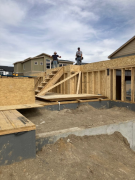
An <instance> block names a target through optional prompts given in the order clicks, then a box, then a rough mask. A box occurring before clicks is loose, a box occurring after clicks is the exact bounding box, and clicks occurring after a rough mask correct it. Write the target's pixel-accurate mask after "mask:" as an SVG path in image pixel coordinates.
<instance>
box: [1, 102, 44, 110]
mask: <svg viewBox="0 0 135 180" xmlns="http://www.w3.org/2000/svg"><path fill="white" fill-rule="evenodd" d="M38 107H43V105H41V104H36V103H34V104H20V105H10V106H0V111H5V110H12V109H29V108H38Z"/></svg>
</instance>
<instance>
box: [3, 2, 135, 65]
mask: <svg viewBox="0 0 135 180" xmlns="http://www.w3.org/2000/svg"><path fill="white" fill-rule="evenodd" d="M134 35H135V0H0V65H12V64H13V63H14V62H16V61H21V60H24V59H25V58H28V57H33V56H36V55H38V54H40V53H43V52H44V53H47V54H50V55H52V54H53V52H54V51H57V53H58V55H61V56H62V59H65V60H73V61H74V59H75V53H76V51H77V47H80V48H81V50H82V51H83V57H84V62H89V63H90V62H97V61H101V60H107V59H108V58H107V57H108V55H110V54H111V53H112V52H113V51H115V50H116V49H117V48H118V47H120V46H121V45H122V44H123V43H125V42H126V41H127V40H129V39H130V38H131V37H133V36H134Z"/></svg>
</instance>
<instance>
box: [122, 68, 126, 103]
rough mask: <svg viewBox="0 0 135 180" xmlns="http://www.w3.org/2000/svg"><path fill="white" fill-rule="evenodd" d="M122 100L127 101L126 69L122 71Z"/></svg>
mask: <svg viewBox="0 0 135 180" xmlns="http://www.w3.org/2000/svg"><path fill="white" fill-rule="evenodd" d="M121 100H122V101H125V69H124V68H122V69H121Z"/></svg>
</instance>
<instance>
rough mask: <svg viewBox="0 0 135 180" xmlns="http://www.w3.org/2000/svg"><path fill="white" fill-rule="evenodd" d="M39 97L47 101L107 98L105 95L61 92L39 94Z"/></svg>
mask: <svg viewBox="0 0 135 180" xmlns="http://www.w3.org/2000/svg"><path fill="white" fill-rule="evenodd" d="M38 98H39V99H44V100H46V101H61V100H77V99H97V98H105V96H101V95H95V94H60V95H47V96H38Z"/></svg>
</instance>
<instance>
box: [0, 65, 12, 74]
mask: <svg viewBox="0 0 135 180" xmlns="http://www.w3.org/2000/svg"><path fill="white" fill-rule="evenodd" d="M13 72H14V67H12V66H0V75H12V74H13Z"/></svg>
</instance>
